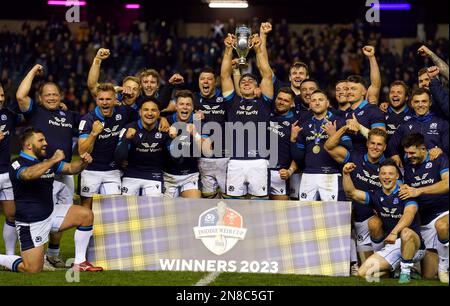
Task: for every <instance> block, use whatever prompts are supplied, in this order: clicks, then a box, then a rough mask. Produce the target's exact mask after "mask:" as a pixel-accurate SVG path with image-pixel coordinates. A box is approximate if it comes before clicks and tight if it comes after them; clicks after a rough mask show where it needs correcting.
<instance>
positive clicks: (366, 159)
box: [364, 153, 386, 166]
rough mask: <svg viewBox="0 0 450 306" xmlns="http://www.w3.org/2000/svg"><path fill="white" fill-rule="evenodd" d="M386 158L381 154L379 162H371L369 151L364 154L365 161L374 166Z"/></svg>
mask: <svg viewBox="0 0 450 306" xmlns="http://www.w3.org/2000/svg"><path fill="white" fill-rule="evenodd" d="M385 159H386V157H385V156H384V154H383V155H381V157H380V160H379V161H378V162H377V163H371V162H370V161H369V153H366V154H364V161H365V162H366V163H368V164H369V165H374V166H378V165H379V164H381V163H382V162H383V161H384V160H385Z"/></svg>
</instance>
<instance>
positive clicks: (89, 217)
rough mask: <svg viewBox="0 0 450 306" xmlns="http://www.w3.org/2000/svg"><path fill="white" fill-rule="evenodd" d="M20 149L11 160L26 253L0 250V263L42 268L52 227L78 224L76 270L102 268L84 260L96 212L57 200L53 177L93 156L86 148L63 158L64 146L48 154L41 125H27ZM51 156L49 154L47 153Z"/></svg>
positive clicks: (59, 228) (83, 164)
mask: <svg viewBox="0 0 450 306" xmlns="http://www.w3.org/2000/svg"><path fill="white" fill-rule="evenodd" d="M21 146H22V151H21V152H20V154H19V157H18V158H17V159H15V160H14V161H13V162H12V163H11V166H10V170H9V176H10V179H11V182H12V185H13V189H14V195H15V199H16V214H15V216H16V230H17V234H18V236H19V242H20V251H21V255H22V257H19V256H15V255H0V265H2V266H4V267H6V268H8V269H9V270H11V271H13V272H28V273H38V272H41V271H42V269H43V266H44V245H45V244H46V243H47V241H48V237H49V234H50V232H55V231H65V230H67V229H70V228H74V227H76V228H77V230H76V231H75V236H74V240H75V262H74V265H73V267H72V269H73V270H74V271H88V272H99V271H102V270H103V269H102V268H101V267H94V266H93V265H92V264H91V263H89V262H88V261H87V260H86V251H87V247H88V244H89V240H90V238H91V236H92V225H93V223H94V215H93V213H92V211H90V210H89V209H86V208H85V207H80V206H78V205H54V203H53V195H52V188H53V180H54V178H55V175H56V174H58V173H67V174H71V175H73V174H77V173H79V172H81V171H82V170H83V169H84V168H86V166H87V165H88V164H89V163H91V162H92V157H91V156H90V155H89V154H88V153H84V154H81V155H80V160H78V161H73V162H71V163H66V162H64V151H63V150H59V149H58V150H56V151H55V152H54V154H53V155H52V156H51V157H50V158H47V157H48V153H47V151H46V150H47V142H46V140H45V136H44V134H43V133H42V131H40V130H37V129H34V128H28V129H26V130H25V131H24V133H23V134H22V136H21ZM46 158H47V159H46Z"/></svg>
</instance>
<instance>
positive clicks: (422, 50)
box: [417, 46, 433, 57]
mask: <svg viewBox="0 0 450 306" xmlns="http://www.w3.org/2000/svg"><path fill="white" fill-rule="evenodd" d="M417 53H419V55H421V56H424V57H426V56H430V55H431V54H433V52H432V51H431V50H430V49H428V47H427V46H421V47H420V48H419V50H417Z"/></svg>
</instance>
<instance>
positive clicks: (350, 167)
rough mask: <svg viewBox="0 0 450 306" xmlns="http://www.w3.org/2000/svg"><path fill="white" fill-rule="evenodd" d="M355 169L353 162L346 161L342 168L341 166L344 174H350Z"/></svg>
mask: <svg viewBox="0 0 450 306" xmlns="http://www.w3.org/2000/svg"><path fill="white" fill-rule="evenodd" d="M355 169H356V165H355V164H354V163H346V164H345V166H344V168H342V172H343V173H344V174H350V173H351V172H352V171H353V170H355Z"/></svg>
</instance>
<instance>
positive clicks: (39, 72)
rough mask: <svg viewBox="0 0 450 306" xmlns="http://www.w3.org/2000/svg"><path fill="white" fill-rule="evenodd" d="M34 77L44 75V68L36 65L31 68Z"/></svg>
mask: <svg viewBox="0 0 450 306" xmlns="http://www.w3.org/2000/svg"><path fill="white" fill-rule="evenodd" d="M32 70H33V72H34V75H43V74H44V66H42V65H39V64H36V65H34V67H33V69H32Z"/></svg>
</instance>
